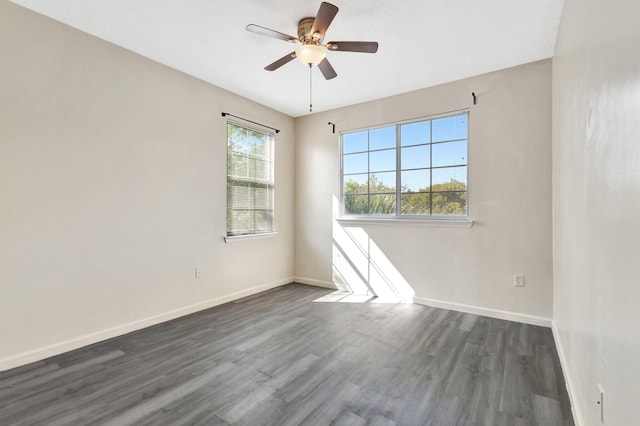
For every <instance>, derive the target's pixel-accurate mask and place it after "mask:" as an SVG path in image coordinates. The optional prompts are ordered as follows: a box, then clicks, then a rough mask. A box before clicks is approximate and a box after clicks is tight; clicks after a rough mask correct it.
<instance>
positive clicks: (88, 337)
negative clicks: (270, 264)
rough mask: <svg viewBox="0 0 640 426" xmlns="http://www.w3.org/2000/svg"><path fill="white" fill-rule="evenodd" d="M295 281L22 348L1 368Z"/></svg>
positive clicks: (0, 364)
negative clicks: (29, 348) (32, 347)
mask: <svg viewBox="0 0 640 426" xmlns="http://www.w3.org/2000/svg"><path fill="white" fill-rule="evenodd" d="M292 281H294V278H293V277H290V278H285V279H282V280H278V281H274V282H270V283H266V284H262V285H259V286H255V287H251V288H248V289H245V290H240V291H236V292H234V293H231V294H227V295H225V296H220V297H216V298H213V299H209V300H206V301H204V302H199V303H195V304H193V305H189V306H185V307H182V308H178V309H174V310H171V311H169V312H165V313H162V314H158V315H153V316H151V317H147V318H143V319H140V320H136V321H132V322H129V323H126V324H121V325H118V326H115V327H112V328H108V329H106V330H100V331H97V332H94V333H89V334H85V335H84V336H79V337H75V338H73V339H69V340H65V341H62V342H58V343H54V344H52V345H48V346H44V347H41V348H37V349H33V350H30V351H27V352H22V353H20V354H17V355H12V356H9V357H6V358H2V359H0V371H5V370H9V369H11V368H15V367H19V366H21V365H26V364H29V363H32V362H35V361H40V360H42V359H45V358H49V357H51V356H54V355H60V354H62V353H65V352H68V351H71V350H74V349H78V348H81V347H83V346H87V345H91V344H93V343H97V342H101V341H103V340H106V339H110V338H112V337H117V336H121V335H123V334H127V333H130V332H132V331H136V330H140V329H143V328H146V327H150V326H152V325H156V324H160V323H163V322H165V321H169V320H172V319H175V318H179V317H182V316H185V315H189V314H192V313H194V312H198V311H202V310H204V309H208V308H212V307H214V306H218V305H222V304H223V303H227V302H231V301H233V300H237V299H240V298H243V297H246V296H251V295H253V294H256V293H260V292H262V291H265V290H269V289H272V288H275V287H280V286H282V285H285V284H289V283H291V282H292Z"/></svg>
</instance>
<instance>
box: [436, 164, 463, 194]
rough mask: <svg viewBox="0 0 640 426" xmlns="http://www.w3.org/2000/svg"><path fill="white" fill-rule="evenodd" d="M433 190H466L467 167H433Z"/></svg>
mask: <svg viewBox="0 0 640 426" xmlns="http://www.w3.org/2000/svg"><path fill="white" fill-rule="evenodd" d="M432 179H433V191H466V189H467V168H466V167H445V168H442V169H433V172H432Z"/></svg>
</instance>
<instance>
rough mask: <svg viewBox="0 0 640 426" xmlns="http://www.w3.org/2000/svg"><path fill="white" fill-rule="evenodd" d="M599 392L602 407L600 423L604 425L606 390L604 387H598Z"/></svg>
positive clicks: (599, 402)
mask: <svg viewBox="0 0 640 426" xmlns="http://www.w3.org/2000/svg"><path fill="white" fill-rule="evenodd" d="M598 391H599V392H600V399H598V405H599V406H600V423H604V390H603V389H602V385H598Z"/></svg>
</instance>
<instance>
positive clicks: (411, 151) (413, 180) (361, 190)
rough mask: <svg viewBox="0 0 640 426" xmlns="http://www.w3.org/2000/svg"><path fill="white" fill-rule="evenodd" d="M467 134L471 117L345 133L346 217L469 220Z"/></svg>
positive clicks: (433, 120) (434, 119)
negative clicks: (453, 218) (451, 218)
mask: <svg viewBox="0 0 640 426" xmlns="http://www.w3.org/2000/svg"><path fill="white" fill-rule="evenodd" d="M467 134H468V113H467V112H465V113H463V114H456V115H450V116H445V117H442V116H441V117H438V118H431V119H427V120H421V121H415V122H410V123H402V124H395V125H391V126H387V127H380V128H375V129H367V130H361V131H356V132H349V133H343V134H342V144H341V146H342V154H341V156H342V208H343V214H344V215H353V216H372V215H377V216H395V217H398V218H400V217H432V218H437V217H452V216H453V217H466V216H467Z"/></svg>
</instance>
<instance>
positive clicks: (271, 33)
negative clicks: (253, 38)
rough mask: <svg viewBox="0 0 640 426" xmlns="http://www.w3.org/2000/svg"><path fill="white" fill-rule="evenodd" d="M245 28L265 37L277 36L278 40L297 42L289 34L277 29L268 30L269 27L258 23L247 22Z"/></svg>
mask: <svg viewBox="0 0 640 426" xmlns="http://www.w3.org/2000/svg"><path fill="white" fill-rule="evenodd" d="M245 29H246V30H247V31H250V32H252V33H256V34H260V35H263V36H267V37H273V38H278V39H280V40H284V41H288V42H290V43H298V41H299V40H298V38H297V37H294V36H290V35H287V34H284V33H281V32H278V31H274V30H270V29H269V28H265V27H261V26H260V25H254V24H249V25H247V27H246V28H245Z"/></svg>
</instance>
